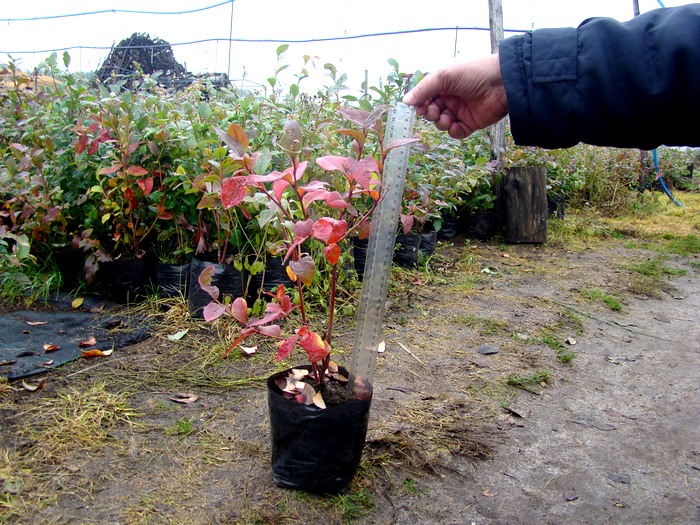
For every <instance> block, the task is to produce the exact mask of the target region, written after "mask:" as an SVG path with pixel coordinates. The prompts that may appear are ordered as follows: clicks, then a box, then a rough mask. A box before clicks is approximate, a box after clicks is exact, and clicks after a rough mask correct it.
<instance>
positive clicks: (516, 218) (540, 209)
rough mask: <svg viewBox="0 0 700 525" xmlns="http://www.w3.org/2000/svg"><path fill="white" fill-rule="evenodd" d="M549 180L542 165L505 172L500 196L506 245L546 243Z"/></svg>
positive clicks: (511, 169)
mask: <svg viewBox="0 0 700 525" xmlns="http://www.w3.org/2000/svg"><path fill="white" fill-rule="evenodd" d="M546 179H547V171H546V170H545V168H543V167H541V166H524V167H519V168H510V169H508V170H506V172H505V176H504V178H503V183H502V186H501V194H500V196H499V197H500V198H501V199H502V201H503V203H502V204H503V220H504V223H505V224H504V226H505V233H504V239H505V241H506V242H507V243H510V244H519V243H539V244H541V243H545V242H547V215H548V214H547V181H546Z"/></svg>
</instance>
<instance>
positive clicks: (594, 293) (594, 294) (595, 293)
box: [580, 288, 622, 312]
mask: <svg viewBox="0 0 700 525" xmlns="http://www.w3.org/2000/svg"><path fill="white" fill-rule="evenodd" d="M580 293H581V295H583V296H584V297H585V298H586V299H588V300H590V301H594V300H598V301H602V302H603V303H604V304H605V305H606V306H607V307H608V308H610V309H611V310H612V311H613V312H621V311H622V303H621V302H620V300H619V299H617V298H615V297H613V296H612V295H610V294H607V293H605V292H604V291H602V290H600V289H598V288H586V289H583V290H581V292H580Z"/></svg>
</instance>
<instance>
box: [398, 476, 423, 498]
mask: <svg viewBox="0 0 700 525" xmlns="http://www.w3.org/2000/svg"><path fill="white" fill-rule="evenodd" d="M401 485H402V486H403V490H404V492H405V493H406V494H408V495H414V494H418V493H419V492H420V490H419V489H418V483H416V480H415V479H411V478H406V479H404V480H403V482H402V483H401Z"/></svg>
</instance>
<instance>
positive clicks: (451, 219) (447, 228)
mask: <svg viewBox="0 0 700 525" xmlns="http://www.w3.org/2000/svg"><path fill="white" fill-rule="evenodd" d="M441 218H442V225H441V226H440V229H439V230H438V232H437V238H438V239H452V238H453V237H454V236H455V235H457V233H458V231H459V221H458V220H457V217H456V216H455V215H449V214H442V216H441Z"/></svg>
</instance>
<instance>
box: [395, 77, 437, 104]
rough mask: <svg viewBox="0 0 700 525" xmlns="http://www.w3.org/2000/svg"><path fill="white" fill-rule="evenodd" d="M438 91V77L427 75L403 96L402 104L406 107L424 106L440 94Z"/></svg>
mask: <svg viewBox="0 0 700 525" xmlns="http://www.w3.org/2000/svg"><path fill="white" fill-rule="evenodd" d="M440 89H441V88H440V77H439V76H438V75H435V74H433V75H428V76H427V77H425V78H424V79H423V80H421V81H420V82H419V83H418V85H416V87H414V88H413V89H412V90H411V91H409V92H408V93H406V95H404V97H403V103H404V104H406V105H408V106H420V105H423V104H426V103H428V102H430V101H431V100H432V99H434V98H435V97H436V96H437V95H438V94H439V93H440Z"/></svg>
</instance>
